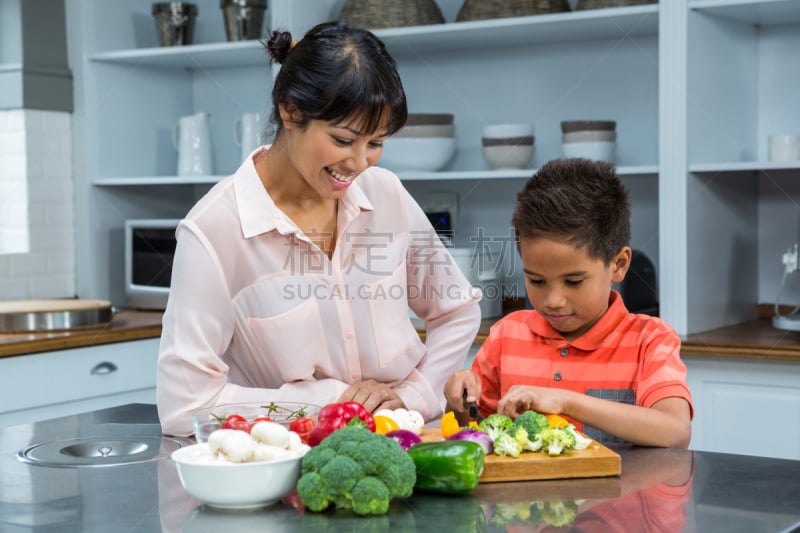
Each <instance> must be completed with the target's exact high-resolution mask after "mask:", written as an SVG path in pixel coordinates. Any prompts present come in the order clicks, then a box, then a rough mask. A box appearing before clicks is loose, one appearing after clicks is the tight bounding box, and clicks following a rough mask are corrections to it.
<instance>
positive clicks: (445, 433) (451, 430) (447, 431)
mask: <svg viewBox="0 0 800 533" xmlns="http://www.w3.org/2000/svg"><path fill="white" fill-rule="evenodd" d="M459 431H461V426H460V425H459V424H458V420H456V414H455V413H454V412H453V411H447V412H446V413H445V414H444V416H443V417H442V438H445V439H446V438H447V437H450V436H451V435H455V434H456V433H458V432H459Z"/></svg>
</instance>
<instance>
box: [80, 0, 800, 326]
mask: <svg viewBox="0 0 800 533" xmlns="http://www.w3.org/2000/svg"><path fill="white" fill-rule="evenodd" d="M67 3H68V22H69V25H70V28H71V31H70V32H69V35H70V58H71V64H72V65H71V66H72V68H73V71H74V73H75V80H76V82H75V84H76V94H77V101H76V113H75V129H76V135H75V137H76V138H75V146H76V154H75V165H76V171H75V175H76V188H77V189H76V197H77V199H76V201H77V203H78V205H77V210H76V212H77V213H78V214H79V219H78V220H77V226H78V227H77V229H76V231H77V234H78V243H77V244H78V246H77V249H78V250H79V251H80V252H79V256H78V257H77V273H78V274H77V276H78V279H77V285H78V289H79V294H81V296H83V297H91V298H107V299H110V300H112V301H113V302H114V303H115V304H116V305H117V306H119V307H125V303H126V302H125V295H124V290H123V281H122V277H123V271H124V269H123V265H122V257H123V249H122V242H121V236H122V227H123V224H124V221H125V219H126V218H176V217H181V216H182V215H183V214H185V213H186V211H187V210H188V209H189V208H190V207H191V205H192V204H193V203H194V202H195V201H196V200H197V199H198V198H199V197H200V196H201V195H202V194H203V193H204V192H205V191H207V190H208V188H209V187H211V186H212V185H213V184H214V183H216V182H217V181H218V180H219V179H221V177H222V176H224V175H227V174H229V173H231V172H232V171H234V170H235V168H236V166H237V165H238V164H239V149H238V147H237V146H236V145H235V144H234V142H233V136H232V127H233V121H234V120H235V119H236V118H238V117H239V116H240V115H241V114H242V113H245V112H252V111H255V110H258V109H263V108H268V107H269V93H270V87H271V80H272V76H273V75H274V74H275V72H276V68H277V67H272V68H270V67H269V66H268V65H267V55H266V53H265V52H264V51H263V50H262V48H261V46H260V44H259V43H257V42H255V41H251V42H235V43H229V42H225V37H224V31H223V24H222V14H221V11H220V9H219V5H218V3H217V2H215V1H213V0H198V1H197V2H196V3H197V4H198V7H199V16H198V19H197V27H196V31H195V44H193V45H191V46H184V47H173V48H160V47H157V46H155V44H156V38H155V30H154V28H153V22H152V18H151V16H150V12H149V9H150V2H144V1H142V0H138V1H135V2H122V1H121V0H115V1H112V2H108V1H101V0H68V1H67ZM343 3H344V1H343V0H272V1H271V2H270V4H269V10H268V13H267V19H268V25H269V27H271V28H276V29H277V28H282V29H288V30H290V31H292V32H293V34H294V35H295V36H299V35H301V34H302V32H303V31H305V30H306V29H307V28H309V27H310V26H311V25H313V24H314V23H316V22H320V21H322V20H329V19H332V18H335V17H336V16H337V15H338V13H339V10H340V9H341V7H342V6H343ZM438 4H439V5H440V7H441V8H442V10H443V12H444V13H445V18H446V20H448V21H453V20H454V19H455V14H456V13H457V11H458V9H459V7H460V5H461V4H462V1H461V0H439V1H438ZM798 24H800V2H796V1H792V0H760V1H759V0H753V1H742V0H670V1H669V2H661V3H659V4H645V5H638V6H628V7H618V8H607V9H599V10H585V11H576V12H568V13H557V14H549V15H538V16H528V17H515V18H506V19H490V20H482V21H471V22H458V23H456V22H447V23H445V24H437V25H428V26H417V27H406V28H391V29H383V30H378V31H377V32H376V33H378V35H379V36H380V37H381V38H382V39H383V40H384V41H385V42H386V44H387V46H388V48H389V50H390V51H391V52H392V54H393V55H394V56H395V58H396V59H397V62H398V66H399V70H400V73H401V76H402V78H403V82H404V84H405V86H406V89H407V93H408V98H409V107H410V110H411V111H412V112H414V111H416V112H426V111H428V112H430V111H442V112H451V113H453V114H454V115H455V117H456V138H457V143H458V149H457V152H456V155H455V156H454V158H453V160H452V161H451V163H450V164H449V165H448V167H447V168H446V169H445V170H444V171H442V172H434V173H424V172H399V175H400V177H401V179H403V180H404V182H405V183H406V185H407V187H408V189H409V190H410V191H411V193H412V194H413V195H415V197H417V198H418V199H419V200H420V202H421V203H423V204H424V201H425V198H426V197H427V196H428V195H430V194H431V193H434V192H441V191H454V192H457V193H458V196H459V217H458V221H457V234H456V240H455V244H456V245H457V246H469V245H471V244H473V243H472V242H471V241H470V237H472V236H475V235H476V234H477V233H478V232H483V234H484V236H489V237H488V239H489V240H490V241H491V244H492V245H494V246H495V247H496V248H495V250H494V251H495V252H496V253H497V254H502V260H503V262H504V265H503V270H504V271H503V272H502V273H501V274H502V278H503V279H502V280H501V281H502V282H503V284H504V288H505V290H506V295H508V296H523V295H524V290H523V288H522V287H523V285H522V277H521V271H520V268H519V265H518V263H517V261H518V258H517V254H516V250H515V249H514V247H513V246H511V245H510V244H511V239H512V235H511V232H510V228H509V219H510V216H511V210H512V208H513V202H514V198H515V195H516V192H517V191H518V190H519V189H520V188H521V187H522V184H523V183H524V180H525V179H527V178H528V177H529V176H530V175H531V174H532V172H533V170H532V169H530V170H521V171H493V170H489V167H488V165H487V163H486V162H485V161H484V160H483V158H482V155H481V149H480V131H481V128H482V127H483V126H484V125H486V124H489V123H501V122H520V121H524V122H530V123H532V124H533V125H534V133H535V136H536V143H535V146H536V148H535V155H534V159H533V163H532V167H533V168H535V167H537V166H539V165H541V164H542V163H543V162H545V161H547V160H549V159H552V158H555V157H559V156H560V155H561V152H560V134H561V133H560V129H559V122H560V121H561V120H565V119H575V118H598V119H614V120H616V121H617V123H618V127H617V131H618V148H617V164H618V171H619V173H620V174H621V175H622V176H623V179H624V181H625V182H626V184H627V185H628V187H629V188H630V189H631V193H632V198H633V242H632V244H633V246H634V248H637V249H640V250H642V251H644V252H645V254H646V255H647V256H648V257H650V258H651V259H652V260H653V261H654V263H655V264H656V265H657V272H658V277H659V293H660V309H661V316H662V317H663V318H665V319H666V320H667V321H669V322H670V323H671V324H672V325H673V326H674V327H675V329H676V330H677V331H678V332H679V333H681V334H688V333H693V332H697V331H703V330H706V329H711V328H716V327H720V326H724V325H730V324H734V323H737V322H741V321H744V320H748V319H751V318H754V315H755V311H754V309H755V304H756V303H759V302H762V301H772V300H774V298H775V292H776V288H777V286H776V283H777V281H779V277H780V274H781V272H782V269H781V265H780V254H779V253H778V252H780V251H782V250H783V249H785V248H786V247H788V244H790V243H791V242H795V239H796V237H797V235H796V228H797V225H798V224H796V223H795V222H794V221H796V220H797V216H796V215H797V207H796V205H797V202H796V201H792V198H795V199H796V198H798V197H800V195H798V194H797V191H798V185H795V182H796V181H797V180H796V179H795V178H796V174H797V171H798V170H800V165H794V164H785V163H784V164H780V165H778V164H773V163H767V162H765V159H766V157H765V153H766V148H765V142H766V141H765V139H766V136H767V134H769V133H772V132H781V133H782V132H784V131H779V130H787V131H792V130H791V128H792V127H793V125H794V124H795V123H796V117H797V111H798V106H800V103H798V101H797V99H796V98H794V99H793V98H792V97H791V88H792V87H793V86H796V82H797V81H798V77H800V72H798V71H797V69H795V68H794V65H795V64H796V63H795V62H794V58H793V56H792V50H794V49H796V48H797V47H796V45H797V44H798V40H800V37H798V35H800V32H797V31H796V30H797V29H798ZM734 58H735V60H734ZM198 111H205V112H209V113H210V114H211V119H210V120H211V132H212V133H211V136H212V138H211V144H212V146H213V153H212V159H213V164H214V173H213V175H211V176H203V177H198V178H190V179H187V178H181V177H177V176H176V175H175V173H176V170H175V169H176V166H177V152H176V151H175V150H174V149H173V147H172V142H171V139H170V137H171V135H172V133H171V131H172V127H173V125H174V124H175V123H176V122H177V120H178V119H179V117H181V116H184V115H188V114H191V113H194V112H198ZM787 216H788V218H787ZM787 219H788V220H789V221H790V222H791V223H788V224H787V222H786V221H787ZM795 296H797V295H795ZM798 299H800V298H798Z"/></svg>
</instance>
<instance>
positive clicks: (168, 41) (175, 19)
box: [151, 2, 197, 46]
mask: <svg viewBox="0 0 800 533" xmlns="http://www.w3.org/2000/svg"><path fill="white" fill-rule="evenodd" d="M151 7H152V14H153V19H154V20H155V24H156V34H157V36H158V43H159V44H160V45H161V46H178V45H184V44H192V39H193V38H194V21H195V19H196V18H197V6H196V5H195V4H191V3H189V2H158V3H155V4H153V5H152V6H151Z"/></svg>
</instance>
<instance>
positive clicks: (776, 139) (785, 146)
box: [769, 135, 800, 161]
mask: <svg viewBox="0 0 800 533" xmlns="http://www.w3.org/2000/svg"><path fill="white" fill-rule="evenodd" d="M798 159H800V135H770V136H769V160H770V161H797V160H798Z"/></svg>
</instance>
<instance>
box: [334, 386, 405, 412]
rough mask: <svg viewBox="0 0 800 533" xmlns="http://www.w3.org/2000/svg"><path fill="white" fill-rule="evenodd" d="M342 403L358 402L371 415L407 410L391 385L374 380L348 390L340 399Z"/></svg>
mask: <svg viewBox="0 0 800 533" xmlns="http://www.w3.org/2000/svg"><path fill="white" fill-rule="evenodd" d="M338 401H340V402H358V403H360V404H361V405H363V406H364V408H365V409H366V410H367V411H369V412H370V413H374V412H375V411H377V410H378V409H400V408H405V404H404V403H403V400H401V399H400V397H399V396H398V395H397V393H395V392H394V389H392V388H391V387H390V386H389V385H387V384H385V383H380V382H378V381H375V380H374V379H368V380H365V381H360V382H358V383H355V384H353V385H350V387H348V388H347V390H346V391H344V392H343V393H342V395H341V396H340V397H339V400H338Z"/></svg>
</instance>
